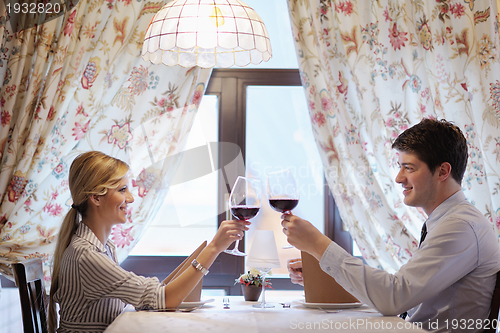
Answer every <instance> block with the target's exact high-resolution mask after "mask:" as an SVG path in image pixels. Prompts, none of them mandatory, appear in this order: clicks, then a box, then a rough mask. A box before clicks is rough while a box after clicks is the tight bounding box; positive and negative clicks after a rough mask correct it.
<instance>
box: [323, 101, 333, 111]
mask: <svg viewBox="0 0 500 333" xmlns="http://www.w3.org/2000/svg"><path fill="white" fill-rule="evenodd" d="M332 105H333V102H332V100H331V99H330V98H322V99H321V106H322V107H323V110H325V111H330V110H331V109H332Z"/></svg>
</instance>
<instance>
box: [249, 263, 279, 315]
mask: <svg viewBox="0 0 500 333" xmlns="http://www.w3.org/2000/svg"><path fill="white" fill-rule="evenodd" d="M255 269H256V270H258V271H259V273H260V276H261V277H262V301H260V303H259V304H254V306H253V307H254V308H274V305H272V304H269V303H266V275H267V273H269V272H270V271H271V268H270V267H255Z"/></svg>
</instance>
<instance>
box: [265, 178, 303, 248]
mask: <svg viewBox="0 0 500 333" xmlns="http://www.w3.org/2000/svg"><path fill="white" fill-rule="evenodd" d="M267 197H268V199H269V205H270V206H271V207H272V208H273V209H274V210H275V211H277V212H280V213H286V214H291V212H292V209H294V208H295V207H296V206H297V204H298V203H299V190H298V188H297V183H296V182H295V178H294V177H293V174H292V172H291V171H290V170H289V169H285V170H281V171H276V172H270V173H268V174H267ZM283 248H284V249H290V248H293V246H291V245H287V246H283Z"/></svg>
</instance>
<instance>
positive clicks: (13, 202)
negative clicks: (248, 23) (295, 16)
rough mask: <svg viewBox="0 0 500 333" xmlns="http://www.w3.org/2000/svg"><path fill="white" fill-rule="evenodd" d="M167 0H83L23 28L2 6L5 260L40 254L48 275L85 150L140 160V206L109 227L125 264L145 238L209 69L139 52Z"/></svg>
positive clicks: (0, 187)
mask: <svg viewBox="0 0 500 333" xmlns="http://www.w3.org/2000/svg"><path fill="white" fill-rule="evenodd" d="M166 2H167V1H163V2H153V1H129V0H106V1H88V0H79V1H78V2H73V3H74V4H75V5H74V7H73V8H72V9H71V10H69V11H67V12H66V13H65V14H64V16H61V17H59V18H56V19H52V20H49V21H47V22H45V23H43V24H35V25H31V26H30V27H27V28H26V29H25V30H21V31H17V32H16V31H13V29H12V26H11V24H10V23H11V22H10V21H9V18H8V17H7V15H6V13H7V12H6V9H5V7H0V10H1V12H0V13H1V15H2V16H1V17H0V42H1V46H0V47H1V50H2V52H1V56H0V77H2V80H3V84H2V87H1V90H0V99H1V109H0V114H1V127H0V158H1V159H0V161H1V162H0V170H1V174H0V193H1V205H0V240H1V241H0V259H3V261H5V260H7V261H9V260H10V261H13V260H19V259H23V258H32V257H41V258H43V259H44V264H45V271H46V272H45V274H46V281H47V282H49V281H50V271H49V266H50V260H49V259H50V255H51V253H52V251H53V248H54V245H55V241H56V237H57V233H58V228H59V225H60V223H61V222H62V219H63V217H64V215H65V214H66V212H67V211H68V209H69V207H70V205H71V203H72V202H71V197H70V193H69V188H68V180H67V179H68V170H69V166H70V165H71V162H72V160H73V159H74V158H75V157H76V156H77V155H78V154H80V153H82V152H84V151H87V150H100V151H103V152H105V153H108V154H110V155H112V156H115V157H118V158H120V159H122V160H124V161H126V162H128V163H129V164H130V165H131V166H132V179H133V180H132V190H133V194H134V196H135V202H134V203H133V205H131V207H130V209H129V220H128V222H127V223H126V224H125V225H119V226H116V227H115V228H114V230H113V231H112V235H111V237H112V238H113V240H114V242H115V244H116V245H117V248H118V252H119V258H120V260H123V259H124V258H125V257H126V256H127V254H128V252H129V251H130V249H131V248H132V247H133V246H134V244H135V243H136V242H137V241H138V240H139V238H140V237H141V234H142V232H143V230H144V228H145V227H146V226H147V224H148V222H149V221H150V220H151V218H152V216H153V215H154V214H155V212H156V207H157V203H158V202H160V201H161V199H162V198H163V197H164V195H165V193H166V191H167V190H168V181H169V179H171V178H169V177H173V175H174V174H175V171H176V166H177V164H178V161H177V160H178V159H177V156H179V155H178V154H177V153H179V152H181V151H182V148H183V146H184V144H185V142H186V138H187V135H188V133H189V131H190V129H191V125H192V123H193V119H194V117H195V115H196V112H197V109H198V105H199V103H200V101H201V97H202V96H203V93H204V91H205V87H206V84H207V82H208V79H209V77H210V73H211V71H210V70H202V69H200V68H191V69H184V68H181V67H171V68H170V67H166V66H164V65H157V66H155V65H151V64H149V63H146V62H144V61H142V59H141V58H140V50H141V47H142V41H143V38H144V33H145V31H146V29H147V26H148V24H149V22H150V21H151V19H152V17H153V15H154V14H155V13H156V12H157V11H158V10H159V9H160V8H161V6H162V5H163V4H164V3H166ZM0 6H3V3H2V4H0ZM171 156H175V157H171ZM1 268H2V271H3V272H4V274H7V275H8V274H9V272H8V269H7V266H3V267H1ZM47 284H49V283H47Z"/></svg>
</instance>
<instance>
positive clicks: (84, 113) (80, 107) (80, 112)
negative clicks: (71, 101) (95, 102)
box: [76, 102, 89, 117]
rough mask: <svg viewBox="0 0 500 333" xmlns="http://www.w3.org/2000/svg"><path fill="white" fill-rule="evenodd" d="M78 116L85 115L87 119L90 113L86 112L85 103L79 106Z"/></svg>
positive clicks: (77, 109)
mask: <svg viewBox="0 0 500 333" xmlns="http://www.w3.org/2000/svg"><path fill="white" fill-rule="evenodd" d="M76 114H82V115H84V116H85V117H88V116H89V115H88V113H86V112H85V109H84V108H83V102H82V103H80V105H78V107H77V108H76Z"/></svg>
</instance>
